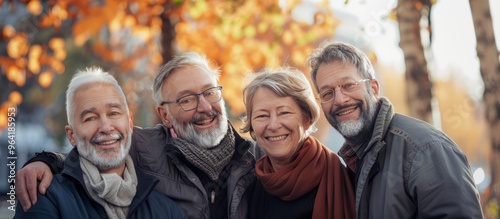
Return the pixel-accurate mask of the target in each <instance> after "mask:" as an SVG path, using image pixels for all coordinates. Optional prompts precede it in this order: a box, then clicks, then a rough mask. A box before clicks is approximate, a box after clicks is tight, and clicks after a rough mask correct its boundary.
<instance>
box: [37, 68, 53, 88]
mask: <svg viewBox="0 0 500 219" xmlns="http://www.w3.org/2000/svg"><path fill="white" fill-rule="evenodd" d="M53 79H54V75H53V74H52V72H49V71H44V72H42V73H41V74H40V76H39V77H38V83H39V84H40V86H41V87H43V88H48V87H49V86H50V84H52V80H53Z"/></svg>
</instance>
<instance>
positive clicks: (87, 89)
mask: <svg viewBox="0 0 500 219" xmlns="http://www.w3.org/2000/svg"><path fill="white" fill-rule="evenodd" d="M73 101H74V103H75V104H76V105H77V106H78V105H82V104H84V105H97V104H106V105H107V106H109V107H111V106H124V105H125V103H124V101H123V98H122V96H121V95H120V93H119V91H118V89H117V88H116V87H115V86H114V85H112V84H107V83H95V84H94V83H92V84H85V85H82V86H81V87H79V88H78V89H77V90H76V91H75V97H74V100H73ZM79 103H81V104H79Z"/></svg>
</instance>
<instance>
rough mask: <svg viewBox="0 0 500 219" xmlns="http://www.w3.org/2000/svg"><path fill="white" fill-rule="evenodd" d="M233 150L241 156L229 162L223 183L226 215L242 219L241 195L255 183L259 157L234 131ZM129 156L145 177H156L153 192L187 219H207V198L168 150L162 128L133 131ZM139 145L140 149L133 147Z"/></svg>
mask: <svg viewBox="0 0 500 219" xmlns="http://www.w3.org/2000/svg"><path fill="white" fill-rule="evenodd" d="M233 133H234V134H235V142H236V149H237V150H245V151H240V152H241V153H242V154H243V156H241V158H240V159H238V160H232V161H231V162H235V163H233V165H231V168H232V169H231V170H230V171H229V172H230V175H229V178H228V180H227V184H228V185H227V188H228V191H227V194H228V203H229V207H228V211H229V212H228V215H229V216H230V218H245V217H246V215H247V211H248V207H247V206H248V204H247V201H246V199H245V198H242V197H243V193H244V192H245V190H246V189H247V188H248V186H249V185H250V184H251V183H252V182H253V181H254V180H255V172H254V166H255V159H256V157H257V158H260V157H261V156H262V155H263V153H262V150H260V149H259V147H256V145H255V143H254V142H252V141H249V140H245V139H244V138H242V137H241V136H239V135H238V133H237V132H236V131H234V128H233ZM132 139H133V143H132V148H131V149H130V155H131V156H132V158H133V159H134V161H135V163H136V165H137V167H138V168H139V169H141V170H142V171H144V172H145V173H147V174H150V175H153V176H156V177H157V178H158V179H160V183H158V185H157V186H156V190H157V191H159V192H161V193H163V194H165V195H167V196H168V197H170V198H171V199H173V200H174V201H175V202H177V204H179V206H180V207H181V209H182V210H183V211H184V212H185V213H186V215H187V216H188V217H189V218H196V219H200V218H209V215H210V214H209V207H208V205H209V204H208V195H207V194H206V190H205V188H204V187H203V185H202V184H201V182H200V180H199V178H198V177H197V176H196V174H195V173H194V172H193V171H192V170H191V169H189V167H188V166H187V165H186V164H185V163H183V162H182V161H181V160H179V158H178V157H177V155H176V153H173V152H172V150H173V148H174V146H173V140H172V136H171V135H170V132H169V131H168V129H167V128H166V127H164V126H163V125H156V126H155V127H154V128H139V127H134V133H133V138H132ZM137 145H140V147H136V146H137Z"/></svg>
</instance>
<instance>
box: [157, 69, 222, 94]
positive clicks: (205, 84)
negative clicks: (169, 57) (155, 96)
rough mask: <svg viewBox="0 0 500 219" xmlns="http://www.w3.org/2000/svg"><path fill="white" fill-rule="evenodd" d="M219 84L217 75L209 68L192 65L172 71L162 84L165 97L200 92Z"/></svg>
mask: <svg viewBox="0 0 500 219" xmlns="http://www.w3.org/2000/svg"><path fill="white" fill-rule="evenodd" d="M214 86H217V78H216V76H215V75H214V74H213V73H212V72H210V71H209V70H207V69H204V68H201V67H198V66H194V65H190V66H183V67H181V68H178V69H175V70H174V71H172V72H171V73H170V74H169V75H168V76H167V77H165V79H163V84H162V90H161V92H162V94H163V96H164V97H169V96H178V95H181V94H184V93H198V92H201V91H203V90H205V89H207V88H210V87H214Z"/></svg>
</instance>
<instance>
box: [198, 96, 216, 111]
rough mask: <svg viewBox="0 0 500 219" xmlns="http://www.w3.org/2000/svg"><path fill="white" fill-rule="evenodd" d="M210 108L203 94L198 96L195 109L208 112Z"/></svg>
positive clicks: (210, 105)
mask: <svg viewBox="0 0 500 219" xmlns="http://www.w3.org/2000/svg"><path fill="white" fill-rule="evenodd" d="M210 110H212V104H211V103H210V102H208V101H207V100H206V99H205V97H204V96H203V95H199V96H198V107H196V111H198V112H209V111H210Z"/></svg>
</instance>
